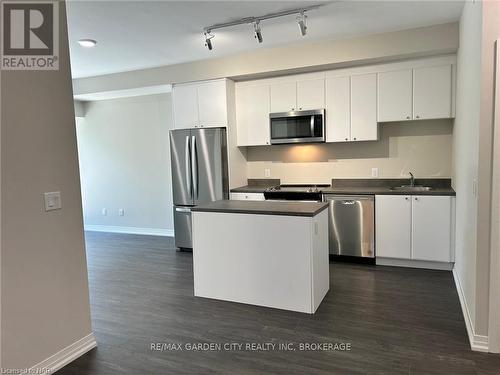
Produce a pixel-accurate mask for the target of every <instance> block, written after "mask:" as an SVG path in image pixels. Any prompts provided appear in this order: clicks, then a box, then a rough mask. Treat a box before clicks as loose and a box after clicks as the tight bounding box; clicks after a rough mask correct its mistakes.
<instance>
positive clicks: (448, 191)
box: [322, 186, 455, 195]
mask: <svg viewBox="0 0 500 375" xmlns="http://www.w3.org/2000/svg"><path fill="white" fill-rule="evenodd" d="M322 191H323V194H345V195H358V194H359V195H368V194H369V195H455V190H453V189H452V188H435V189H432V190H427V191H408V190H391V188H390V186H387V187H338V188H336V187H329V188H326V189H323V190H322Z"/></svg>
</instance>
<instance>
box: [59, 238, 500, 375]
mask: <svg viewBox="0 0 500 375" xmlns="http://www.w3.org/2000/svg"><path fill="white" fill-rule="evenodd" d="M86 240H87V257H88V267H89V282H90V297H91V306H92V321H93V329H94V332H95V335H96V337H97V341H98V344H99V347H98V348H97V349H94V350H92V351H91V352H89V353H88V354H86V355H84V356H82V357H80V358H79V359H77V360H76V361H74V362H73V363H71V364H70V365H68V366H66V367H65V368H63V369H61V370H60V371H59V372H58V373H57V374H58V375H75V374H89V375H90V374H92V375H105V374H500V355H493V354H484V353H476V352H472V351H470V348H469V344H468V340H467V333H466V330H465V324H464V320H463V317H462V313H461V310H460V304H459V300H458V296H457V293H456V291H455V287H454V282H453V277H452V274H451V273H450V272H444V271H430V270H429V271H428V270H415V269H402V268H394V267H380V266H369V265H351V264H342V263H335V264H331V265H330V280H331V286H330V292H329V293H328V294H327V296H326V298H325V300H324V301H323V303H322V304H321V306H320V307H319V309H318V311H317V312H316V314H314V315H307V314H300V313H294V312H288V311H281V310H274V309H268V308H262V307H256V306H249V305H243V304H237V303H230V302H223V301H216V300H209V299H203V298H195V297H193V278H192V257H191V254H190V253H180V252H177V251H175V249H174V245H173V240H172V239H171V238H166V237H149V236H134V235H118V234H103V233H92V232H89V233H87V234H86ZM157 342H160V343H179V344H182V345H185V344H191V343H210V342H212V343H224V342H232V343H242V344H245V343H267V342H271V343H276V344H277V343H280V342H288V343H293V344H294V347H295V348H296V349H297V350H295V351H279V350H274V351H273V350H271V351H246V350H241V351H238V350H235V351H224V350H222V351H192V350H191V351H189V350H183V351H174V350H170V351H168V350H167V351H152V350H151V343H157ZM299 343H349V344H350V345H351V350H350V351H332V350H329V351H300V350H298V349H299Z"/></svg>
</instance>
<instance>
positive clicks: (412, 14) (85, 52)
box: [67, 0, 463, 78]
mask: <svg viewBox="0 0 500 375" xmlns="http://www.w3.org/2000/svg"><path fill="white" fill-rule="evenodd" d="M319 3H321V2H320V1H318V2H312V1H225V2H222V1H89V0H85V1H78V0H69V1H68V3H67V13H68V27H69V41H70V54H71V68H72V72H73V78H81V77H90V76H97V75H103V74H109V73H116V72H123V71H130V70H136V69H143V68H150V67H155V66H161V65H170V64H176V63H182V62H187V61H194V60H202V59H207V58H212V57H220V56H224V55H228V54H234V53H237V52H242V51H249V50H253V49H257V48H268V47H270V46H277V45H285V44H291V43H300V42H305V41H312V40H318V39H325V38H345V37H351V36H354V35H361V34H369V33H378V32H384V31H394V30H402V29H409V28H415V27H421V26H429V25H436V24H442V23H447V22H453V21H457V20H458V19H459V18H460V14H461V11H462V7H463V2H462V1H407V0H402V1H336V2H327V3H325V2H323V6H322V7H321V8H319V9H316V10H311V11H309V12H308V13H307V14H308V30H307V35H306V36H305V37H302V36H301V35H300V33H299V29H298V27H297V24H296V22H295V16H293V15H292V16H287V17H283V18H279V19H272V20H267V21H262V22H261V28H262V34H263V38H264V42H263V43H262V44H259V43H257V42H256V40H255V39H254V36H253V31H252V27H251V26H250V25H240V26H235V27H232V28H227V29H222V30H220V31H217V30H216V31H215V32H214V34H215V38H214V39H213V47H214V48H213V50H212V51H209V50H208V49H207V48H206V47H205V46H204V38H203V36H202V30H203V28H204V27H205V26H209V25H211V24H215V23H220V22H227V21H230V20H234V19H239V18H243V17H250V16H259V15H263V14H266V13H271V12H277V11H282V10H287V9H293V8H297V7H301V6H307V5H313V4H319ZM82 38H90V39H95V40H97V42H98V44H97V46H96V47H94V48H90V49H87V48H82V47H80V46H79V44H78V43H77V41H78V40H79V39H82Z"/></svg>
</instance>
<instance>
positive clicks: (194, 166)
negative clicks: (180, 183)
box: [191, 135, 198, 199]
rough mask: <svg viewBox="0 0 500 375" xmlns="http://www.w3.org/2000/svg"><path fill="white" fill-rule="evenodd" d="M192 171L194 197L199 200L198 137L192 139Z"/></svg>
mask: <svg viewBox="0 0 500 375" xmlns="http://www.w3.org/2000/svg"><path fill="white" fill-rule="evenodd" d="M191 152H192V155H191V163H192V166H191V169H192V172H191V173H192V175H193V197H194V199H198V151H197V150H196V137H195V136H194V135H193V136H192V137H191Z"/></svg>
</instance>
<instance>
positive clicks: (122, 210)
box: [118, 208, 125, 216]
mask: <svg viewBox="0 0 500 375" xmlns="http://www.w3.org/2000/svg"><path fill="white" fill-rule="evenodd" d="M123 215H125V210H124V209H123V208H120V209H119V210H118V216H123Z"/></svg>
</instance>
